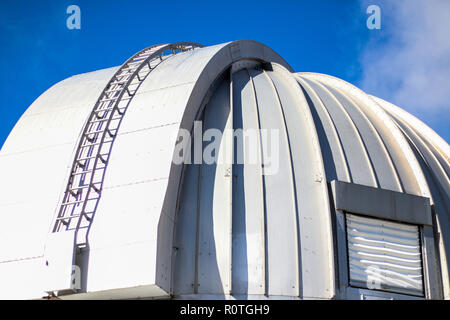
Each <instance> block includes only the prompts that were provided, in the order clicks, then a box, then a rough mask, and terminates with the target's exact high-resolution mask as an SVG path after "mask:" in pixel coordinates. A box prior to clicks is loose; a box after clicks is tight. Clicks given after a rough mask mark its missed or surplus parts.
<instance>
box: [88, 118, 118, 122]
mask: <svg viewBox="0 0 450 320" xmlns="http://www.w3.org/2000/svg"><path fill="white" fill-rule="evenodd" d="M120 119H122V117H118V118H111V121H114V120H120ZM108 120H109V118H105V119H97V120H91V121H90V123H96V122H105V121H108Z"/></svg>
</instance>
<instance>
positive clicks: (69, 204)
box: [61, 200, 84, 207]
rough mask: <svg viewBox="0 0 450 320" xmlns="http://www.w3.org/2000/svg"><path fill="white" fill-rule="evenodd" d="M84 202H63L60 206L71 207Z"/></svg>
mask: <svg viewBox="0 0 450 320" xmlns="http://www.w3.org/2000/svg"><path fill="white" fill-rule="evenodd" d="M83 202H84V200H78V201H72V202H64V203H62V204H61V206H64V207H65V206H71V205H74V204H78V203H83Z"/></svg>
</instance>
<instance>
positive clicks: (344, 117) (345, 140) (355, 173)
mask: <svg viewBox="0 0 450 320" xmlns="http://www.w3.org/2000/svg"><path fill="white" fill-rule="evenodd" d="M306 81H309V83H310V85H312V87H313V88H314V89H315V90H316V92H317V93H318V95H319V97H320V98H321V100H322V101H323V102H324V105H325V106H326V108H327V110H328V112H329V114H330V116H331V118H332V119H333V122H334V123H335V125H336V130H337V132H338V135H339V136H340V141H341V143H342V147H343V150H344V153H345V155H346V158H347V163H348V165H349V171H350V174H351V177H352V182H353V183H358V184H363V185H367V186H373V187H377V182H376V178H375V174H374V172H373V168H372V166H371V163H370V160H369V157H368V155H367V151H366V149H365V146H364V142H363V141H362V139H361V136H360V133H359V131H358V129H357V128H356V126H355V124H354V122H353V120H352V118H351V117H350V116H349V115H348V113H347V111H346V110H345V108H344V106H343V105H342V104H341V103H340V101H339V100H338V99H337V98H336V97H335V96H334V95H333V94H332V92H330V91H329V90H328V89H327V88H326V87H325V86H323V85H322V84H321V83H320V82H318V81H314V80H306ZM355 143H358V145H355Z"/></svg>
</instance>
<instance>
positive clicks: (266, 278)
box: [245, 68, 269, 296]
mask: <svg viewBox="0 0 450 320" xmlns="http://www.w3.org/2000/svg"><path fill="white" fill-rule="evenodd" d="M245 70H246V71H247V74H248V77H249V80H250V84H251V86H252V92H253V99H254V100H253V101H254V102H255V108H256V116H257V119H258V129H259V132H260V134H259V136H258V140H259V150H260V157H261V158H260V159H261V173H262V175H261V184H262V192H263V199H262V200H263V208H264V216H263V221H264V223H263V228H264V229H263V230H262V233H263V236H264V264H263V269H264V288H263V290H264V295H265V296H269V272H268V259H267V255H268V250H267V248H268V243H267V204H266V181H265V178H264V167H263V165H262V164H263V161H264V151H263V145H262V139H261V119H260V115H259V106H258V98H257V96H256V88H255V83H254V81H253V77H252V75H251V74H250V72H249V71H248V69H247V68H246V69H245Z"/></svg>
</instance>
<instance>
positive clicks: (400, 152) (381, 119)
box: [305, 74, 430, 197]
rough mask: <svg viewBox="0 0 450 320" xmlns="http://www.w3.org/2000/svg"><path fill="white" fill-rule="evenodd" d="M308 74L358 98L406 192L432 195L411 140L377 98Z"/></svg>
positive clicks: (334, 79) (334, 80) (308, 75)
mask: <svg viewBox="0 0 450 320" xmlns="http://www.w3.org/2000/svg"><path fill="white" fill-rule="evenodd" d="M305 76H307V77H308V78H312V79H317V80H318V81H322V82H323V83H326V84H329V85H330V86H333V87H336V88H339V89H342V90H344V91H345V92H347V93H348V94H350V95H351V96H353V97H354V99H355V100H356V101H359V102H358V104H359V105H360V106H361V108H362V110H363V111H364V112H365V114H366V116H367V117H368V118H369V119H371V121H372V123H373V124H374V126H375V127H376V128H377V130H378V132H379V133H380V135H381V137H382V139H383V142H384V143H385V144H386V146H387V148H388V150H389V152H390V154H391V157H392V159H393V160H394V164H395V166H396V169H397V171H398V173H399V176H400V181H401V182H402V185H403V189H404V192H407V193H410V194H417V195H421V196H425V197H429V195H430V192H429V190H428V188H427V185H426V181H425V178H424V176H423V173H422V171H421V169H420V166H419V164H418V162H417V160H416V158H415V156H414V154H413V152H412V150H411V148H410V146H409V144H408V142H407V141H406V139H405V138H404V136H403V134H402V133H401V132H400V130H399V129H398V128H397V126H396V124H395V123H394V121H393V120H392V119H391V118H390V117H389V115H388V114H387V113H386V112H385V111H384V110H383V109H382V108H381V107H380V106H379V105H378V104H377V103H376V102H375V101H374V100H372V99H371V98H370V97H369V96H368V95H366V94H365V93H364V92H362V91H361V90H360V89H358V88H356V87H354V86H353V85H351V84H349V83H347V82H345V81H342V80H340V79H337V78H334V77H331V76H327V75H322V74H307V75H305Z"/></svg>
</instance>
